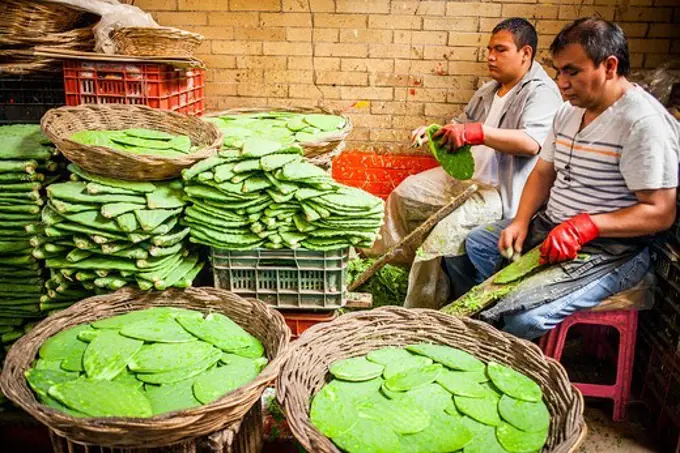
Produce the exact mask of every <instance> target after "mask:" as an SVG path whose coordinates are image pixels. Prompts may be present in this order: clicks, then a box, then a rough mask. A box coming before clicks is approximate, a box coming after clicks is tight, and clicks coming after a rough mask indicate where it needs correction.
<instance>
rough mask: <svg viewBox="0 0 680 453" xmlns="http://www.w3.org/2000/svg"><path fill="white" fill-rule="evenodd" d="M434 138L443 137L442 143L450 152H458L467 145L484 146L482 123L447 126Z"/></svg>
mask: <svg viewBox="0 0 680 453" xmlns="http://www.w3.org/2000/svg"><path fill="white" fill-rule="evenodd" d="M433 137H434V138H439V137H442V139H441V141H440V143H441V144H442V146H446V147H447V148H448V149H449V151H457V150H458V149H460V148H462V147H463V146H465V145H473V146H474V145H483V144H484V130H483V129H482V123H465V124H447V125H446V126H444V127H442V128H441V129H439V130H438V131H437V132H436V133H435V134H434V135H433Z"/></svg>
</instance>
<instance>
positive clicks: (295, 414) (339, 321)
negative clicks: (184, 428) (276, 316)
mask: <svg viewBox="0 0 680 453" xmlns="http://www.w3.org/2000/svg"><path fill="white" fill-rule="evenodd" d="M408 312H410V313H411V315H412V316H414V317H416V316H419V315H428V314H434V313H437V314H438V316H442V315H443V316H447V317H450V318H454V319H457V320H459V321H461V322H463V323H464V324H466V325H467V324H470V325H473V326H475V327H478V328H481V329H482V330H488V331H495V332H496V335H500V336H502V337H503V338H504V339H506V340H508V341H510V342H511V343H513V344H517V345H522V346H523V347H526V348H529V349H531V350H533V351H534V352H535V353H538V354H540V356H541V357H542V359H543V360H545V362H546V363H547V364H548V365H550V366H551V367H554V368H555V369H557V370H558V371H561V374H562V375H563V377H565V378H566V382H567V384H568V389H569V391H570V396H571V397H573V401H572V403H571V404H570V406H571V407H574V406H575V407H576V409H577V410H578V411H577V414H576V415H577V416H578V420H577V423H576V427H577V429H578V435H576V433H574V435H573V436H575V437H571V438H569V437H566V438H563V439H562V440H561V442H560V443H559V444H557V446H556V447H555V448H559V447H560V446H562V448H561V449H560V450H559V451H560V452H569V453H575V452H576V451H577V450H578V447H579V446H580V445H581V443H582V442H583V440H584V439H585V437H586V434H587V430H588V427H587V424H586V422H585V420H584V418H583V412H584V399H583V395H582V394H581V392H580V391H579V390H578V388H576V387H575V386H574V385H573V384H571V382H570V381H569V380H568V377H567V374H566V371H565V370H564V368H563V367H562V365H561V364H560V363H559V362H558V361H556V360H554V359H552V358H550V357H546V356H545V355H543V353H542V351H541V350H540V348H539V347H538V346H537V345H535V344H534V343H532V342H530V341H527V340H523V339H519V338H517V337H514V336H512V335H510V334H508V333H506V332H502V331H498V330H497V329H495V328H494V327H492V326H490V325H488V324H487V323H484V322H482V321H478V320H473V319H470V318H462V317H454V316H451V315H446V314H444V313H442V312H439V311H437V310H431V309H419V308H416V309H406V308H403V307H396V306H385V307H379V308H375V309H373V310H369V311H358V312H354V313H348V314H344V315H342V316H339V317H337V318H336V319H334V320H331V321H328V322H325V323H321V324H316V325H314V326H311V327H309V328H308V329H306V330H305V331H304V332H303V333H302V334H301V335H300V336H299V338H298V339H297V340H296V341H294V342H293V343H292V344H291V347H290V349H289V351H288V357H287V359H286V361H285V362H284V364H283V366H282V367H281V372H280V374H279V379H278V380H277V383H276V398H277V401H278V403H279V404H280V405H281V407H282V409H283V411H284V413H285V414H286V416H287V418H288V420H289V426H290V428H291V431H292V433H293V434H294V435H295V437H296V438H297V439H298V441H300V443H301V444H302V445H303V446H304V447H305V448H307V449H309V448H310V447H311V446H313V445H314V442H313V441H312V440H313V439H312V438H311V437H310V434H313V435H314V436H317V437H318V438H324V439H327V440H328V441H329V442H330V443H331V445H332V447H331V449H327V448H325V447H324V448H323V449H321V450H319V451H324V452H326V453H329V452H333V453H340V452H341V450H340V449H339V448H338V447H337V446H336V445H335V444H334V443H333V442H332V441H331V440H330V438H328V437H326V436H325V435H323V434H322V433H321V432H320V431H319V430H318V429H317V428H316V427H315V426H314V425H313V424H312V423H311V419H310V406H309V402H307V404H306V406H305V410H304V411H303V412H302V413H300V412H299V411H298V409H299V408H294V410H293V411H292V413H291V405H292V404H293V403H291V402H290V400H291V397H290V395H291V394H298V395H299V392H300V391H301V388H304V390H303V393H302V395H303V396H304V395H306V393H307V390H309V393H310V395H309V396H310V398H311V396H312V394H313V393H315V392H313V391H312V389H311V388H310V386H304V387H303V386H302V384H293V385H288V383H287V381H288V380H289V375H292V374H295V375H298V374H299V373H300V371H299V370H293V369H288V367H289V366H293V365H291V361H292V360H293V359H294V358H295V357H296V355H299V354H301V353H303V352H304V351H307V350H308V349H310V348H316V349H318V348H319V347H323V345H317V344H316V342H317V340H318V339H319V338H321V337H324V336H326V335H327V334H331V333H333V332H335V334H336V335H337V332H338V329H342V327H343V326H350V325H355V326H362V327H364V328H366V327H367V324H368V325H371V324H372V325H373V326H375V327H378V326H380V327H382V324H379V323H378V322H373V323H371V322H370V321H368V322H366V321H367V320H366V319H364V318H366V317H368V316H371V315H370V314H378V315H380V314H387V315H389V314H395V315H396V314H400V313H401V314H404V313H408ZM427 320H428V322H435V323H436V322H437V321H440V319H431V318H428V319H427ZM383 322H384V320H383ZM442 324H443V323H440V324H439V325H440V326H441V325H442ZM385 326H386V324H385ZM436 327H438V326H437V325H436V324H427V329H435V328H436ZM383 328H384V329H388V328H389V329H394V331H395V332H394V333H397V331H398V330H399V322H398V320H396V319H393V320H390V323H389V327H383ZM376 331H377V329H376ZM404 332H409V333H413V332H412V331H411V330H406V331H404ZM394 344H398V339H397V340H395V341H394ZM348 345H350V346H349V347H348ZM389 346H390V344H384V345H381V346H379V347H383V348H384V347H389ZM352 347H354V350H356V349H357V348H356V346H355V343H354V342H353V341H352V338H351V336H349V334H348V333H345V336H344V340H343V344H342V345H336V350H339V351H340V350H341V351H342V352H343V353H347V354H346V355H347V357H356V356H359V355H362V354H363V351H362V353H360V354H357V353H356V352H352V349H351V348H352ZM456 347H460V348H461V349H463V350H464V348H463V347H461V346H456ZM326 348H327V349H328V345H326ZM310 360H311V358H310ZM483 360H484V361H485V362H486V361H488V360H487V359H483ZM327 376H328V371H326V373H325V374H324V375H323V376H319V374H312V377H313V378H320V379H321V381H323V382H324V383H325V382H326V378H327ZM322 385H323V384H322ZM322 385H321V386H322ZM544 448H545V447H544ZM542 451H545V450H542ZM551 451H552V450H551Z"/></svg>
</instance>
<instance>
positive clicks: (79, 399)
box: [49, 377, 152, 417]
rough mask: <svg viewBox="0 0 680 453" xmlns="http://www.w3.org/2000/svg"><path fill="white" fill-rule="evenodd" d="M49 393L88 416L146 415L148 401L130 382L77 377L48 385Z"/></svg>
mask: <svg viewBox="0 0 680 453" xmlns="http://www.w3.org/2000/svg"><path fill="white" fill-rule="evenodd" d="M49 396H51V397H52V398H54V399H56V400H57V401H59V402H60V403H62V404H64V405H65V406H67V407H69V408H71V409H73V410H76V411H78V412H81V413H83V414H85V415H89V416H90V417H150V416H151V415H152V410H151V404H150V403H149V400H148V399H147V398H146V397H145V396H144V394H143V393H142V392H140V391H139V390H137V389H135V388H134V387H132V386H129V385H125V384H121V383H119V382H111V381H106V380H92V379H87V378H84V377H80V378H78V379H76V380H73V381H69V382H64V383H62V384H57V385H54V386H52V387H50V390H49Z"/></svg>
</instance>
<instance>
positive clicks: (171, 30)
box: [109, 25, 205, 41]
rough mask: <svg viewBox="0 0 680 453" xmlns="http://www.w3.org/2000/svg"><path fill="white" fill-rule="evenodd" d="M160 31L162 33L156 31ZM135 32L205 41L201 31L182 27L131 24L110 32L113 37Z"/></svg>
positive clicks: (168, 37)
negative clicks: (195, 31) (196, 31)
mask: <svg viewBox="0 0 680 453" xmlns="http://www.w3.org/2000/svg"><path fill="white" fill-rule="evenodd" d="M156 32H160V33H156ZM134 34H146V35H156V36H158V37H162V38H167V39H196V40H199V41H204V40H205V37H204V36H203V35H201V34H199V33H194V32H190V31H188V30H182V29H181V28H175V27H166V26H160V27H142V26H138V25H137V26H129V27H118V28H115V29H113V30H111V32H110V33H109V35H110V36H111V38H114V39H115V37H116V36H117V35H134Z"/></svg>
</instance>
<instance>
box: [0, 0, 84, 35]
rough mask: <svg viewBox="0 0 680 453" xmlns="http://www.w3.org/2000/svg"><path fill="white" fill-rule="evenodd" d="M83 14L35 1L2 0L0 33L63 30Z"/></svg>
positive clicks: (47, 32) (13, 33)
mask: <svg viewBox="0 0 680 453" xmlns="http://www.w3.org/2000/svg"><path fill="white" fill-rule="evenodd" d="M85 17H86V13H83V12H81V11H77V10H75V9H73V8H69V7H67V6H64V5H58V4H56V3H50V2H41V1H38V0H2V2H0V35H6V36H16V37H27V36H44V35H46V34H50V33H63V32H66V31H69V30H71V29H73V28H75V27H76V26H77V24H78V23H79V22H80V21H81V20H83V19H84V18H85Z"/></svg>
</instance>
